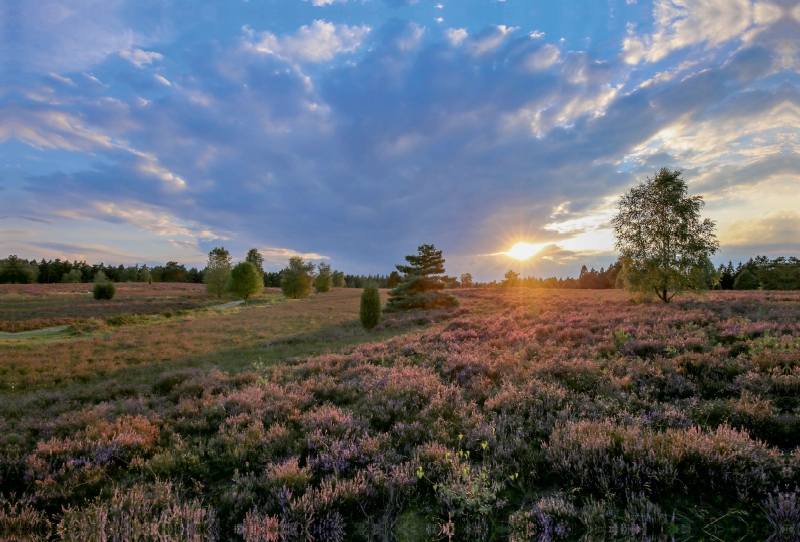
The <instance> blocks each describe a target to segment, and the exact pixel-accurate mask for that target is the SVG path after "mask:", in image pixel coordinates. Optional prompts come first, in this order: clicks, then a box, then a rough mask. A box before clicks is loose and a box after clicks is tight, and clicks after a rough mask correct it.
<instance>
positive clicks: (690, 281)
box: [612, 168, 719, 303]
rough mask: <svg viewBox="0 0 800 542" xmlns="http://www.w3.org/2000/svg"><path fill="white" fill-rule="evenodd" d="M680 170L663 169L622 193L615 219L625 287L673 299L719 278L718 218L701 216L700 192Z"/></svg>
mask: <svg viewBox="0 0 800 542" xmlns="http://www.w3.org/2000/svg"><path fill="white" fill-rule="evenodd" d="M687 192H688V190H687V186H686V182H685V181H684V180H683V179H681V172H680V171H679V170H671V169H669V168H661V169H660V170H659V171H658V172H657V173H656V175H655V176H654V177H653V178H652V179H651V178H649V177H648V178H647V180H646V181H645V182H643V183H641V184H639V185H638V186H636V187H634V188H632V189H631V190H630V191H629V192H628V193H627V194H625V195H623V196H622V197H621V198H620V200H619V204H618V213H617V215H616V216H615V217H614V219H613V220H612V225H613V227H614V236H615V238H616V242H615V247H616V249H617V250H619V251H620V261H621V262H622V271H621V279H622V281H623V284H624V286H625V288H626V289H628V290H629V291H631V292H635V293H637V294H641V295H644V296H648V297H650V296H652V295H653V294H655V295H656V296H657V297H658V298H659V299H660V300H661V301H663V302H665V303H669V301H670V300H671V299H672V298H673V297H674V296H675V295H676V294H678V293H680V292H682V291H684V290H694V291H703V290H706V289H707V288H709V287H710V286H711V285H712V284H711V283H712V282H713V281H714V280H715V277H716V270H715V269H714V266H713V264H712V263H711V260H710V256H711V255H712V254H714V253H715V252H716V251H717V249H718V248H719V243H718V242H717V238H716V236H715V235H714V227H715V225H714V222H712V221H711V220H709V219H707V218H706V219H701V218H700V209H702V207H703V205H704V203H703V198H702V197H701V196H689V195H688V193H687Z"/></svg>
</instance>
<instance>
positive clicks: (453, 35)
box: [445, 28, 467, 45]
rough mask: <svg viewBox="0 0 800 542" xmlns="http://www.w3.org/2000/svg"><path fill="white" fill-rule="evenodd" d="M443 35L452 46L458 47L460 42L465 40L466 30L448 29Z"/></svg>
mask: <svg viewBox="0 0 800 542" xmlns="http://www.w3.org/2000/svg"><path fill="white" fill-rule="evenodd" d="M445 35H446V36H447V39H448V40H450V43H451V44H453V45H460V44H461V42H462V41H464V40H465V39H467V29H466V28H448V29H447V30H446V31H445Z"/></svg>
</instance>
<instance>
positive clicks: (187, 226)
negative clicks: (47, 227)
mask: <svg viewBox="0 0 800 542" xmlns="http://www.w3.org/2000/svg"><path fill="white" fill-rule="evenodd" d="M55 214H57V215H59V216H63V217H65V218H71V219H73V220H84V221H85V220H92V219H95V220H102V221H105V222H112V223H124V224H130V225H131V226H133V227H135V228H137V229H138V230H140V231H144V232H148V233H152V234H154V235H158V236H160V237H188V238H189V239H191V240H193V241H195V242H196V240H197V239H226V237H224V236H221V235H217V234H215V233H213V232H212V231H211V230H209V229H208V228H207V227H204V226H201V225H199V224H196V223H192V222H189V221H185V220H181V219H178V218H176V217H175V216H173V215H171V214H170V213H168V212H165V211H163V210H161V209H159V208H157V207H154V206H151V205H145V204H143V203H140V202H128V203H113V202H109V201H93V202H91V203H90V204H89V205H88V206H87V207H85V208H82V209H62V210H60V211H56V213H55ZM170 242H172V241H170Z"/></svg>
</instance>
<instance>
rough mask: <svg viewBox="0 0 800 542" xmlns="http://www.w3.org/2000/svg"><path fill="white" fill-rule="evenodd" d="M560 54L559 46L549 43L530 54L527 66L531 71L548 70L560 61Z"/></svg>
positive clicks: (526, 62)
mask: <svg viewBox="0 0 800 542" xmlns="http://www.w3.org/2000/svg"><path fill="white" fill-rule="evenodd" d="M560 55H561V51H559V49H558V47H556V46H554V45H549V44H548V45H545V46H544V47H542V48H541V49H539V50H538V51H536V52H535V53H531V54H530V55H528V58H527V59H526V60H525V66H526V67H527V68H528V69H529V70H531V71H540V70H546V69H547V68H549V67H550V66H552V65H553V64H555V63H556V62H557V61H558V58H559V56H560Z"/></svg>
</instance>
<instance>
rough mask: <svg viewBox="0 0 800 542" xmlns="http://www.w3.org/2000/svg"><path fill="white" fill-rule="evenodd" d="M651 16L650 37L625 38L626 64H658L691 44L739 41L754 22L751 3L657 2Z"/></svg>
mask: <svg viewBox="0 0 800 542" xmlns="http://www.w3.org/2000/svg"><path fill="white" fill-rule="evenodd" d="M763 11H764V10H760V11H759V13H763ZM653 17H654V19H655V26H656V29H655V32H653V34H652V35H647V34H645V35H643V36H629V37H627V38H625V40H624V42H623V57H624V59H625V61H626V62H628V63H631V64H635V63H638V62H639V61H640V60H641V59H642V58H645V59H646V60H647V61H648V62H657V61H659V60H661V59H663V58H664V57H666V56H667V55H669V54H670V53H672V52H673V51H677V50H680V49H685V48H687V47H690V46H692V45H697V44H707V45H709V46H716V45H720V44H722V43H724V42H726V41H729V40H732V39H734V38H742V37H743V36H744V32H745V31H746V30H747V29H748V28H749V27H750V25H751V24H752V22H753V7H752V4H751V3H750V0H657V2H656V3H655V6H654V8H653Z"/></svg>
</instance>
